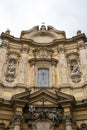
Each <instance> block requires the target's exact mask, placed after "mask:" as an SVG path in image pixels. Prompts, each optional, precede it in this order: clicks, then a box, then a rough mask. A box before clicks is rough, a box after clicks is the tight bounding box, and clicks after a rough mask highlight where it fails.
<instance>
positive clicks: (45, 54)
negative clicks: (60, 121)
mask: <svg viewBox="0 0 87 130" xmlns="http://www.w3.org/2000/svg"><path fill="white" fill-rule="evenodd" d="M33 53H34V56H35V57H36V58H51V57H52V54H53V50H51V49H48V48H47V47H46V46H41V47H39V48H37V49H35V50H34V51H33Z"/></svg>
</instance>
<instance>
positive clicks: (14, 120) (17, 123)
mask: <svg viewBox="0 0 87 130" xmlns="http://www.w3.org/2000/svg"><path fill="white" fill-rule="evenodd" d="M22 118H23V117H22V116H21V115H15V116H14V118H13V122H14V124H15V125H20V123H21V121H22Z"/></svg>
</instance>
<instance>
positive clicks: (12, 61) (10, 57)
mask: <svg viewBox="0 0 87 130" xmlns="http://www.w3.org/2000/svg"><path fill="white" fill-rule="evenodd" d="M18 60H19V53H17V52H15V51H9V53H8V54H7V66H6V72H5V77H6V81H8V82H13V81H14V79H15V77H16V73H17V64H18Z"/></svg>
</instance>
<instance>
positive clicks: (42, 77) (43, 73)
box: [37, 68, 49, 87]
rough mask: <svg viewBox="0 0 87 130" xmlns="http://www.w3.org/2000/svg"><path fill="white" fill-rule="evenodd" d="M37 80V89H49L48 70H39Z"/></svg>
mask: <svg viewBox="0 0 87 130" xmlns="http://www.w3.org/2000/svg"><path fill="white" fill-rule="evenodd" d="M37 78H38V79H37V82H38V86H39V87H49V69H47V68H39V69H38V76H37Z"/></svg>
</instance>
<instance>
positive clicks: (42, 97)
mask: <svg viewBox="0 0 87 130" xmlns="http://www.w3.org/2000/svg"><path fill="white" fill-rule="evenodd" d="M11 100H12V102H14V101H15V103H16V101H17V102H19V103H24V104H25V103H27V104H30V105H36V106H42V105H43V104H44V105H46V106H54V105H55V106H56V105H58V104H60V103H65V102H74V100H75V99H74V97H73V96H71V95H67V94H65V93H62V92H59V91H58V90H57V91H56V90H55V89H50V88H47V89H46V88H38V89H36V90H34V91H33V89H31V90H29V91H25V92H22V93H19V94H16V95H14V96H13V97H12V99H11Z"/></svg>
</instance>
